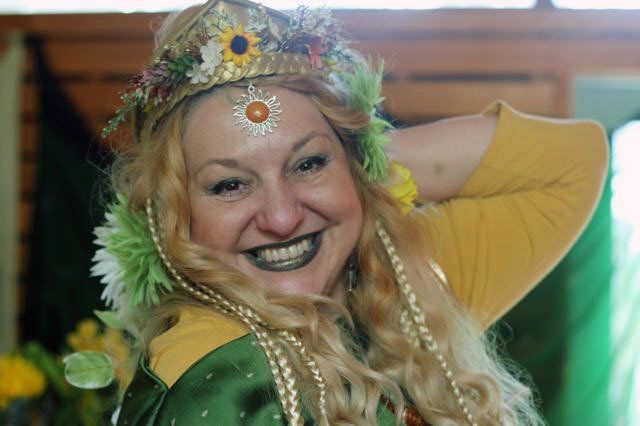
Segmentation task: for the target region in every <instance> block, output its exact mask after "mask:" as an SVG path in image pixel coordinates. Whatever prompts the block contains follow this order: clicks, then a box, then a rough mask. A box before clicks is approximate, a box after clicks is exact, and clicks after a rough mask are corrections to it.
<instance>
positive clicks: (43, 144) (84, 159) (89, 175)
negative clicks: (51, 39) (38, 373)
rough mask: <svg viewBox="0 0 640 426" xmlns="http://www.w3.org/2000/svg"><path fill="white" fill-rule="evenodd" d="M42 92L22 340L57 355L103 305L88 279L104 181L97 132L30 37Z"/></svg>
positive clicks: (97, 288)
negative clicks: (97, 195)
mask: <svg viewBox="0 0 640 426" xmlns="http://www.w3.org/2000/svg"><path fill="white" fill-rule="evenodd" d="M30 47H31V49H32V52H33V55H34V62H35V68H36V80H37V83H38V88H39V94H40V98H39V100H40V103H39V105H40V115H39V123H38V124H39V126H38V127H39V137H40V139H39V157H38V182H37V189H36V194H35V200H34V202H35V213H34V218H33V229H32V237H31V240H30V252H29V263H28V272H27V276H26V289H25V290H26V291H25V298H24V306H23V308H22V312H23V315H22V318H21V326H22V331H23V335H22V337H23V340H38V341H40V342H41V343H42V344H44V345H45V346H46V347H48V348H49V349H51V350H58V349H59V346H60V345H61V344H62V343H63V342H64V338H65V334H66V333H67V332H69V331H71V330H72V329H73V328H74V326H75V324H76V322H77V321H78V320H80V319H82V318H86V317H89V316H92V310H93V309H95V308H97V307H99V306H101V304H100V300H99V296H100V291H101V287H102V286H101V285H100V284H99V282H98V281H97V280H96V279H93V278H90V277H89V268H90V264H91V257H92V255H93V252H94V247H93V244H92V240H93V236H92V233H91V232H92V229H93V227H94V222H96V221H99V220H100V218H101V217H102V215H101V214H100V213H99V212H97V211H96V209H97V207H99V203H93V202H92V193H94V187H95V185H96V182H97V181H98V179H99V178H100V176H101V173H100V170H99V167H98V166H97V165H96V163H95V161H94V160H93V159H94V158H96V156H95V154H96V152H92V151H91V149H90V148H91V147H96V144H95V143H92V134H91V132H90V131H89V130H88V129H87V126H86V124H85V123H84V120H83V119H82V117H81V116H80V115H79V114H78V113H77V111H75V109H74V108H73V105H72V104H71V102H70V101H69V99H68V98H67V96H66V94H65V93H64V92H63V90H62V89H61V87H60V85H59V82H58V81H57V79H56V77H55V76H54V75H53V73H52V72H51V70H50V69H49V66H48V64H47V61H46V58H45V56H44V54H43V51H42V46H41V42H40V41H39V40H38V39H31V40H30Z"/></svg>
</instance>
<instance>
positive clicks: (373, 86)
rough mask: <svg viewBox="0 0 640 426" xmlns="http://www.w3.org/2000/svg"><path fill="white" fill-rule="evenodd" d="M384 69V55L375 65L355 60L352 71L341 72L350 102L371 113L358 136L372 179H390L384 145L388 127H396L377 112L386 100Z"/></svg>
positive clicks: (351, 104)
mask: <svg viewBox="0 0 640 426" xmlns="http://www.w3.org/2000/svg"><path fill="white" fill-rule="evenodd" d="M383 71H384V61H383V60H382V59H381V60H380V61H379V62H378V65H377V67H375V69H374V68H372V67H369V66H368V65H367V64H356V65H354V67H353V70H352V71H350V72H346V73H344V74H342V75H341V76H340V78H341V80H342V83H343V84H344V85H345V87H346V88H347V90H348V93H349V98H348V104H349V106H350V107H351V108H354V109H358V110H360V111H362V112H364V113H365V114H368V115H370V116H371V121H370V122H369V125H368V126H367V127H365V128H364V129H361V130H360V131H359V132H358V135H357V139H358V143H359V144H360V145H361V149H362V152H363V156H364V162H363V167H364V169H365V171H366V172H367V174H368V176H369V180H370V181H372V182H377V181H379V182H384V181H386V180H387V177H388V164H389V160H388V158H387V155H386V153H385V151H384V147H385V146H386V145H387V144H388V143H389V140H390V139H389V136H388V135H387V134H386V131H387V130H388V129H390V128H392V127H393V126H392V125H391V123H389V122H388V121H387V120H385V119H383V118H382V117H379V116H378V115H377V114H376V107H377V106H378V105H379V104H380V103H381V102H382V101H383V100H384V98H383V97H382V96H381V94H380V92H381V91H382V75H383Z"/></svg>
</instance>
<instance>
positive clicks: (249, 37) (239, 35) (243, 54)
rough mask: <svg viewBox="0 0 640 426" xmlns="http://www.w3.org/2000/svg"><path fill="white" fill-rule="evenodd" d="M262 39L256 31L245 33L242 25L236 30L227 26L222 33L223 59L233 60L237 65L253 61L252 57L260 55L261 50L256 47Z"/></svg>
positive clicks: (226, 60)
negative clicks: (257, 35)
mask: <svg viewBox="0 0 640 426" xmlns="http://www.w3.org/2000/svg"><path fill="white" fill-rule="evenodd" d="M261 41H262V39H261V38H260V37H256V35H255V34H254V33H245V32H244V28H242V25H241V24H240V25H238V27H237V28H236V29H235V30H234V29H233V28H231V27H227V28H226V29H225V30H224V33H222V34H221V35H220V43H222V44H223V45H224V57H223V58H222V60H223V61H225V62H228V61H231V60H233V63H234V64H236V66H238V67H241V66H243V65H244V64H248V63H249V62H251V60H252V57H258V56H260V50H259V49H258V48H257V47H256V45H257V44H258V43H260V42H261Z"/></svg>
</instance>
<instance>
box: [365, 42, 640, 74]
mask: <svg viewBox="0 0 640 426" xmlns="http://www.w3.org/2000/svg"><path fill="white" fill-rule="evenodd" d="M359 47H360V49H361V50H362V52H363V53H364V54H365V55H381V56H383V57H384V58H386V64H387V69H388V70H389V72H390V73H391V74H393V75H395V76H397V77H399V78H407V77H408V75H409V74H411V73H424V72H441V73H447V72H459V71H461V70H464V71H466V72H527V73H560V72H561V71H567V72H599V71H605V70H607V69H611V68H628V69H636V70H640V43H638V42H629V41H602V40H593V41H589V42H581V41H573V40H569V41H554V42H549V41H543V40H525V41H517V42H514V41H510V40H500V41H496V40H491V41H487V40H477V41H470V40H449V41H447V40H437V41H421V40H415V41H406V42H404V43H398V42H397V41H395V40H389V41H383V42H376V43H361V44H360V45H359Z"/></svg>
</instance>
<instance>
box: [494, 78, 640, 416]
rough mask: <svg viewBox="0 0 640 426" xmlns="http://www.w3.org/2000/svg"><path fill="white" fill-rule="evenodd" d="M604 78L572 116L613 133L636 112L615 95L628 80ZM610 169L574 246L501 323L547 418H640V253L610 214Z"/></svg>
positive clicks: (623, 89) (622, 225)
mask: <svg viewBox="0 0 640 426" xmlns="http://www.w3.org/2000/svg"><path fill="white" fill-rule="evenodd" d="M603 81H604V83H602V84H603V85H600V83H601V82H598V84H596V85H595V86H594V87H589V90H585V91H584V92H585V93H586V94H585V93H582V92H581V93H582V94H581V96H577V98H578V101H582V102H584V104H585V105H588V108H592V110H590V111H589V112H584V111H582V110H579V113H580V112H581V113H582V115H578V116H579V117H580V118H595V119H599V120H600V121H601V122H604V124H605V126H606V127H607V128H606V130H607V134H608V135H609V140H610V141H611V140H612V138H613V133H614V131H615V130H616V129H617V128H618V127H620V126H621V125H623V124H624V123H626V122H628V121H631V120H633V119H634V118H636V117H637V118H638V119H640V111H639V113H638V114H633V115H629V114H628V110H629V104H628V103H625V102H626V101H627V100H629V99H627V100H625V99H623V98H621V97H620V96H619V94H620V92H627V93H628V91H629V86H628V84H627V83H625V82H620V81H617V80H603ZM589 84H592V83H589ZM625 84H627V85H626V86H625ZM603 87H604V88H603ZM591 89H593V90H591ZM630 98H631V100H630V102H631V105H633V104H635V105H638V104H639V103H640V102H638V100H640V97H637V96H636V97H635V99H634V98H633V97H630ZM603 99H604V101H603ZM616 107H617V108H616ZM585 109H587V108H585ZM599 109H601V111H600V112H601V113H602V114H600V113H599V112H598V111H599ZM639 143H640V141H639ZM612 148H615V147H612ZM612 154H614V155H615V152H614V151H613V150H612ZM637 160H640V159H637ZM612 178H613V170H610V173H609V176H608V178H607V182H606V185H605V188H604V192H603V195H602V199H601V200H600V203H599V205H598V207H597V209H596V211H595V214H594V216H593V219H592V220H591V222H590V224H589V225H588V227H587V228H586V230H585V232H584V234H583V235H582V236H581V237H580V239H579V240H578V242H577V243H576V245H575V246H574V247H573V248H572V250H571V251H570V252H569V254H568V255H567V256H566V258H565V259H564V260H563V261H562V262H561V263H560V264H559V265H558V266H557V267H556V268H555V269H554V270H553V271H552V272H551V274H550V275H549V276H547V277H546V278H545V279H544V280H543V281H542V282H541V283H540V285H539V286H538V287H537V288H536V289H535V290H534V291H533V292H532V293H531V294H530V295H528V296H527V297H526V298H525V299H524V300H523V302H522V303H521V304H520V305H518V306H517V307H516V308H515V309H514V310H513V311H511V312H510V313H509V314H508V315H507V316H506V317H505V318H504V322H503V323H502V324H501V325H499V328H500V331H501V332H502V334H503V336H505V337H506V339H507V340H508V343H507V345H506V347H507V351H508V352H509V353H510V354H511V356H512V357H513V358H514V359H515V360H516V361H518V362H519V363H520V364H522V365H523V366H524V367H525V368H526V369H527V370H528V371H529V372H530V373H531V376H532V378H533V381H534V383H535V384H536V385H537V386H538V389H539V393H540V399H541V401H542V410H543V412H544V414H545V416H546V418H547V420H548V421H549V424H550V425H552V426H553V425H561V426H596V425H597V426H602V425H616V426H617V425H620V426H622V425H625V426H627V425H634V424H640V418H638V417H635V418H633V415H634V414H633V412H634V411H635V410H637V408H635V407H634V400H633V398H634V395H633V394H632V392H633V389H634V385H635V383H634V381H635V378H636V377H637V376H638V375H639V373H638V370H639V369H640V365H638V359H639V355H640V344H639V343H638V342H637V340H638V336H640V309H639V308H640V255H639V254H638V253H637V252H632V251H630V250H629V245H628V243H629V241H628V240H629V233H630V231H631V229H630V227H629V226H628V224H625V223H618V222H615V221H614V219H613V217H612V211H611V201H612V195H613V194H612V186H611V182H612ZM506 324H508V325H506ZM635 391H636V392H639V391H640V390H638V389H636V390H635ZM635 398H638V396H635ZM635 415H636V416H637V415H638V414H637V411H636V414H635Z"/></svg>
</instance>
